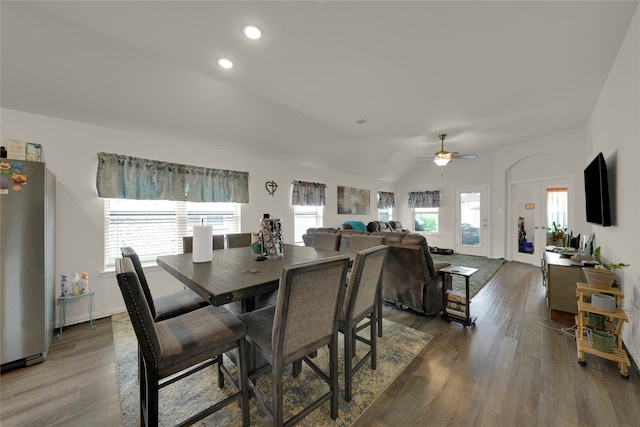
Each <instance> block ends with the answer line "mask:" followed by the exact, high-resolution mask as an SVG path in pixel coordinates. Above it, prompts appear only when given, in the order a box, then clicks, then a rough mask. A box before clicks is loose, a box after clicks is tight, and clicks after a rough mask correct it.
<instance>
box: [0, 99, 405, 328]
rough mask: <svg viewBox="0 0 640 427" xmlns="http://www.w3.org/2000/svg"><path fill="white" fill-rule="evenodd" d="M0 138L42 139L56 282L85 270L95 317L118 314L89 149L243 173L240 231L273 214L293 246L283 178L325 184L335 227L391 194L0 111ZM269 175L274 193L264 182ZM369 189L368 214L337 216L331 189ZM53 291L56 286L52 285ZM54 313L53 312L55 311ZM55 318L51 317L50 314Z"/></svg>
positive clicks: (201, 147) (144, 137) (70, 318)
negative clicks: (51, 180)
mask: <svg viewBox="0 0 640 427" xmlns="http://www.w3.org/2000/svg"><path fill="white" fill-rule="evenodd" d="M1 112H2V117H1V118H2V121H1V131H2V132H1V135H0V138H1V140H2V141H6V140H7V139H19V140H25V141H30V142H35V143H39V144H42V146H43V160H44V161H45V162H46V163H47V168H49V169H50V170H51V171H52V172H53V173H54V174H55V175H56V191H57V200H56V215H57V218H56V282H59V280H58V278H59V277H60V274H71V273H73V272H80V271H86V272H88V273H89V279H90V287H91V289H93V290H95V293H96V295H95V299H94V315H95V317H104V316H108V315H110V314H112V313H115V312H120V311H124V302H123V301H122V297H121V295H120V291H119V288H118V286H117V283H116V280H115V276H114V274H113V273H105V272H103V269H104V265H103V263H104V262H103V259H104V224H103V218H104V204H103V200H102V199H100V198H99V197H98V196H97V192H96V186H95V180H96V168H97V153H98V152H101V151H102V152H108V153H118V154H125V155H130V156H136V157H143V158H148V159H154V160H163V161H171V162H175V163H183V164H190V165H196V166H206V167H211V168H220V169H232V170H240V171H247V172H249V174H250V175H249V197H250V203H248V204H246V205H242V224H241V227H242V231H257V228H258V223H259V220H260V218H262V214H263V213H270V214H271V216H272V217H274V218H280V219H281V220H282V223H283V226H284V238H285V241H286V242H287V243H293V233H294V224H293V207H292V206H291V182H292V181H293V180H297V179H300V180H309V181H316V182H322V183H325V184H327V197H326V208H325V214H324V224H325V225H326V226H334V227H337V226H340V225H341V224H342V223H343V222H344V221H347V220H361V221H363V222H365V223H367V222H369V221H372V220H376V219H377V207H376V204H377V197H376V196H377V192H378V191H395V186H394V184H391V183H387V182H382V181H372V180H370V179H366V178H362V177H357V176H350V175H346V174H339V173H334V172H331V171H328V170H321V169H314V168H309V167H306V166H300V165H296V164H291V163H288V162H287V160H288V159H287V154H286V153H282V161H272V160H267V159H264V158H257V157H253V156H250V155H246V154H241V153H239V152H236V151H233V150H230V149H227V148H223V147H221V146H215V145H207V144H202V143H196V142H192V141H186V140H178V139H173V138H168V137H163V136H158V135H148V134H137V133H131V132H126V131H121V130H116V129H110V128H104V127H98V126H93V125H89V124H84V123H78V122H71V121H66V120H60V119H55V118H51V117H45V116H40V115H35V114H30V113H24V112H20V111H15V110H9V109H2V110H1ZM269 180H274V181H276V182H277V183H278V189H277V191H276V192H275V195H274V197H272V196H269V195H268V194H267V191H266V189H265V188H264V184H265V182H266V181H269ZM338 185H344V186H349V187H357V188H363V189H369V190H370V191H371V208H370V215H366V216H365V215H338V214H337V186H338ZM147 276H148V279H149V281H150V283H151V284H152V286H153V291H154V293H156V294H160V293H166V292H169V291H172V290H175V289H179V288H180V284H179V283H178V282H177V281H176V280H175V279H173V278H171V277H170V276H169V275H168V274H167V273H165V272H164V271H162V270H160V269H159V268H158V267H155V268H152V269H149V271H148V272H147ZM56 287H57V288H59V283H56ZM56 316H57V315H56ZM56 319H57V317H56ZM87 319H88V312H87V310H86V308H85V305H84V304H73V305H71V306H70V307H68V309H67V323H68V324H73V323H78V322H81V321H85V320H87Z"/></svg>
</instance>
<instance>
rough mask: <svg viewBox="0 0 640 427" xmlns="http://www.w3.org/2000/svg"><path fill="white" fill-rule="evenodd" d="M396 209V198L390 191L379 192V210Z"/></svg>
mask: <svg viewBox="0 0 640 427" xmlns="http://www.w3.org/2000/svg"><path fill="white" fill-rule="evenodd" d="M395 207H396V196H395V194H394V193H391V192H389V191H378V209H389V208H395Z"/></svg>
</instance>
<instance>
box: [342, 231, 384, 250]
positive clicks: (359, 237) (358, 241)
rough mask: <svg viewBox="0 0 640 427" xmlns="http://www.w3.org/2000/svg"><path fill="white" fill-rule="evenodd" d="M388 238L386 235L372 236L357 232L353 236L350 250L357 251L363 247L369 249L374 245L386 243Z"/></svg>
mask: <svg viewBox="0 0 640 427" xmlns="http://www.w3.org/2000/svg"><path fill="white" fill-rule="evenodd" d="M386 241H387V238H386V237H384V236H371V235H368V234H355V235H353V236H351V245H350V246H349V252H351V253H356V252H359V251H361V250H363V249H369V248H372V247H374V246H378V245H384V244H385V242H386Z"/></svg>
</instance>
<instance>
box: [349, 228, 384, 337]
mask: <svg viewBox="0 0 640 427" xmlns="http://www.w3.org/2000/svg"><path fill="white" fill-rule="evenodd" d="M386 242H387V238H386V237H384V236H371V235H365V234H357V235H354V236H351V245H350V246H349V252H351V253H356V252H359V251H361V250H363V249H367V248H372V247H374V246H378V245H384V244H385V243H386ZM377 301H378V303H377V307H378V309H377V314H376V317H377V319H378V320H377V322H378V336H379V337H380V338H382V289H380V292H379V293H378V297H377Z"/></svg>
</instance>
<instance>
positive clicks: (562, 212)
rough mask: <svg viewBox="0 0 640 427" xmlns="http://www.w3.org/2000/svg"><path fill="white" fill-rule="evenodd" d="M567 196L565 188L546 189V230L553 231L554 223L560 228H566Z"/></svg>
mask: <svg viewBox="0 0 640 427" xmlns="http://www.w3.org/2000/svg"><path fill="white" fill-rule="evenodd" d="M568 194H569V193H568V190H567V188H566V187H559V188H547V230H553V223H554V222H555V223H556V225H557V226H558V227H561V228H564V227H566V226H567V222H568V210H569V209H568V206H569V203H568ZM548 233H551V231H548Z"/></svg>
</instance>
